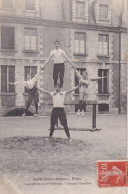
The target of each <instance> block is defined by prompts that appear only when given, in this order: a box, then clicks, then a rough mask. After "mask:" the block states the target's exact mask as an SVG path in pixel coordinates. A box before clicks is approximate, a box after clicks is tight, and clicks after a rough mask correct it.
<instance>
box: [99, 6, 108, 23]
mask: <svg viewBox="0 0 128 194" xmlns="http://www.w3.org/2000/svg"><path fill="white" fill-rule="evenodd" d="M104 7H106V8H107V17H103V13H104V10H103V9H104ZM99 18H100V19H101V20H108V5H107V4H101V3H100V4H99Z"/></svg>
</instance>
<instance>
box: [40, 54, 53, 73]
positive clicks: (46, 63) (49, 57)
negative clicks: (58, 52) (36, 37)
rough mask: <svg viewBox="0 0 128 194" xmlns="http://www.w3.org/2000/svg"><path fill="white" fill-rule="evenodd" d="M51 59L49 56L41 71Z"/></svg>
mask: <svg viewBox="0 0 128 194" xmlns="http://www.w3.org/2000/svg"><path fill="white" fill-rule="evenodd" d="M51 58H52V56H51V55H50V56H49V57H48V59H47V60H46V61H45V63H44V65H43V67H42V70H44V68H45V67H46V65H47V64H48V63H49V61H50V59H51Z"/></svg>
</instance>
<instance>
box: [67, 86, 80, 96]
mask: <svg viewBox="0 0 128 194" xmlns="http://www.w3.org/2000/svg"><path fill="white" fill-rule="evenodd" d="M79 87H80V85H78V86H76V87H74V88H72V89H71V90H68V91H66V94H68V93H70V92H72V91H74V90H76V89H77V88H79Z"/></svg>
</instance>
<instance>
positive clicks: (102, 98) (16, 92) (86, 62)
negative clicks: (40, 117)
mask: <svg viewBox="0 0 128 194" xmlns="http://www.w3.org/2000/svg"><path fill="white" fill-rule="evenodd" d="M123 10H124V9H123V5H122V11H121V14H120V15H119V14H118V15H116V13H115V12H114V10H113V9H112V7H111V4H110V2H109V1H107V0H49V1H47V0H43V1H41V0H18V1H16V0H1V1H0V21H1V22H0V36H1V37H0V115H2V116H4V115H6V113H7V112H8V111H9V110H10V109H13V108H16V107H25V103H26V100H27V95H28V94H27V91H26V89H25V88H24V86H22V85H16V86H12V85H9V84H8V82H15V81H18V82H19V81H23V80H25V79H26V75H27V73H29V72H30V73H31V74H32V76H34V75H35V74H36V72H37V71H39V69H40V66H41V65H42V64H43V63H44V61H45V60H46V59H47V57H48V56H49V53H50V51H51V50H52V49H53V48H54V41H55V40H59V41H60V46H61V48H62V49H64V50H65V52H66V53H67V55H68V56H69V57H70V58H71V59H72V61H73V62H74V64H75V66H76V67H77V68H78V70H79V71H80V72H81V73H82V71H83V70H84V69H86V70H87V72H88V74H89V77H97V76H106V78H105V79H103V80H100V81H98V82H91V84H90V86H89V88H88V100H91V101H93V100H96V101H97V102H98V104H99V105H98V106H97V111H99V112H109V113H118V112H121V113H125V112H126V108H127V107H126V103H127V91H126V82H127V81H126V80H127V44H126V42H127V28H126V25H125V23H123V20H122V18H123V17H124V15H123ZM52 72H53V61H50V63H49V64H48V65H47V66H46V68H45V70H44V71H43V72H42V73H41V75H40V78H39V80H38V82H37V86H38V87H39V88H44V89H46V90H48V91H53V90H54V87H53V79H52ZM77 84H78V79H77V78H76V77H75V74H74V70H73V69H71V68H70V64H69V63H68V62H67V61H65V77H64V89H63V90H67V89H70V88H72V87H74V86H75V85H77ZM78 100H79V90H77V91H75V92H73V93H71V94H70V95H68V96H67V97H66V104H67V105H66V108H67V111H68V112H70V113H71V112H72V113H73V112H75V111H76V109H77V103H78ZM51 104H52V102H51V99H50V97H48V96H47V95H45V94H43V93H40V101H39V105H40V114H48V113H49V112H50V111H51ZM31 108H33V107H31ZM88 110H89V108H88Z"/></svg>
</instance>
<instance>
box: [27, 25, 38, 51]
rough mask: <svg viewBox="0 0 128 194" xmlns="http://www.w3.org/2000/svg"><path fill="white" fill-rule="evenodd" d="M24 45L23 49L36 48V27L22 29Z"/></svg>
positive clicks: (32, 49)
mask: <svg viewBox="0 0 128 194" xmlns="http://www.w3.org/2000/svg"><path fill="white" fill-rule="evenodd" d="M24 47H25V48H24V49H25V50H31V51H36V50H37V29H30V28H25V29H24Z"/></svg>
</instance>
